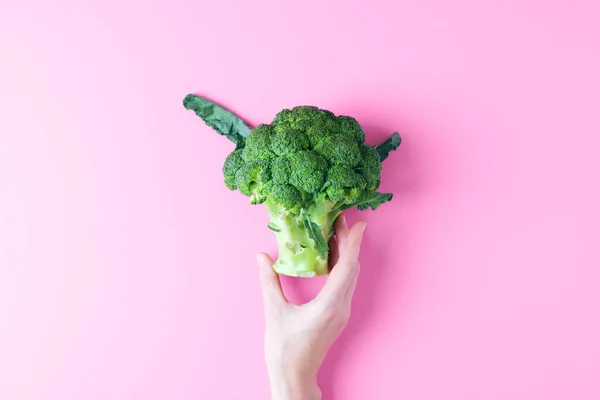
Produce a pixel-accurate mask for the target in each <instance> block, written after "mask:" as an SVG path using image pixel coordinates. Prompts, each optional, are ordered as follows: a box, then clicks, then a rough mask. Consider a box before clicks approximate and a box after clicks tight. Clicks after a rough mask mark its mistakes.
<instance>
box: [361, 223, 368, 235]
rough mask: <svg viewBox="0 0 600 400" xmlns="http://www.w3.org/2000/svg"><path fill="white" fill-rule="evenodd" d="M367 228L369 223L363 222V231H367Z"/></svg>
mask: <svg viewBox="0 0 600 400" xmlns="http://www.w3.org/2000/svg"><path fill="white" fill-rule="evenodd" d="M365 229H367V223H366V222H363V227H362V231H363V233H364V232H365Z"/></svg>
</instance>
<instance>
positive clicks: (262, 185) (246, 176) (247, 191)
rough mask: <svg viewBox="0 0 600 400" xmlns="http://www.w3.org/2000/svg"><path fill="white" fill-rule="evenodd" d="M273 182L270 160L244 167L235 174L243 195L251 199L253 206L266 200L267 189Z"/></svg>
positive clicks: (259, 161)
mask: <svg viewBox="0 0 600 400" xmlns="http://www.w3.org/2000/svg"><path fill="white" fill-rule="evenodd" d="M270 180H271V169H270V166H269V161H268V160H256V161H252V162H249V163H246V164H244V165H242V167H241V168H240V169H238V170H237V172H236V174H235V181H236V184H237V186H238V188H239V189H240V192H242V194H244V195H246V196H249V197H250V202H251V203H252V204H261V203H264V201H265V200H266V196H265V195H266V193H265V189H266V188H267V185H268V183H269V182H270Z"/></svg>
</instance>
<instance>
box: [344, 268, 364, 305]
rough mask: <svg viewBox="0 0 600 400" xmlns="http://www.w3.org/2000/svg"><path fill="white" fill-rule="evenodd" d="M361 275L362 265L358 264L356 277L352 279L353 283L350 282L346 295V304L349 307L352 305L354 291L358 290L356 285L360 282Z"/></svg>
mask: <svg viewBox="0 0 600 400" xmlns="http://www.w3.org/2000/svg"><path fill="white" fill-rule="evenodd" d="M359 275H360V263H358V267H357V268H356V271H355V273H354V277H353V278H352V281H351V282H350V285H349V286H348V289H346V294H344V302H345V303H346V304H347V305H350V304H351V303H352V297H353V296H354V291H355V289H356V283H357V282H358V277H359Z"/></svg>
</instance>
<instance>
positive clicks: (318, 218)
mask: <svg viewBox="0 0 600 400" xmlns="http://www.w3.org/2000/svg"><path fill="white" fill-rule="evenodd" d="M265 206H266V208H267V211H268V212H269V216H270V219H271V223H270V224H269V227H270V228H271V230H273V231H274V232H275V237H276V239H277V246H278V250H279V256H278V258H277V261H276V262H275V265H274V266H273V268H274V269H275V272H277V273H278V274H282V275H288V276H298V277H307V278H311V277H315V276H322V275H327V274H328V273H329V267H328V255H329V254H328V252H327V253H325V255H324V257H323V255H322V254H321V253H320V252H319V251H318V249H317V248H316V243H315V241H314V240H313V239H312V238H311V236H310V235H309V232H308V229H306V226H305V224H304V222H303V220H302V217H301V216H300V215H298V214H295V213H292V212H290V211H288V210H285V209H284V208H283V207H280V206H278V205H275V204H271V203H269V202H268V201H267V202H265ZM332 208H333V204H328V205H323V206H320V207H311V208H310V209H309V210H308V215H309V216H310V219H311V221H313V222H315V223H316V224H317V225H318V226H319V227H320V228H321V235H323V238H325V240H326V241H327V240H329V239H330V238H331V236H332V235H333V223H334V222H335V219H336V217H337V215H339V211H338V210H333V209H332Z"/></svg>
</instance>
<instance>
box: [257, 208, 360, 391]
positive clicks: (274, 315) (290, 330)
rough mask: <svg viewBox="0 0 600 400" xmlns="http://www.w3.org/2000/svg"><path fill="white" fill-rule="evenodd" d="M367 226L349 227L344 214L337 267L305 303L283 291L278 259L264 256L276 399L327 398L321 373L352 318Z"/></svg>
mask: <svg viewBox="0 0 600 400" xmlns="http://www.w3.org/2000/svg"><path fill="white" fill-rule="evenodd" d="M365 227H366V223H364V222H358V223H356V224H355V225H354V226H353V227H352V229H348V226H347V225H346V220H345V218H344V216H343V215H342V216H340V217H339V218H338V220H337V221H336V238H335V240H333V241H332V243H331V245H330V247H331V257H332V261H333V263H334V265H335V266H334V268H333V269H332V271H331V273H330V274H329V277H328V278H327V282H326V284H325V286H324V287H323V289H322V290H321V292H320V293H319V294H318V295H317V296H316V297H315V298H314V299H313V300H312V301H310V302H309V303H307V304H303V305H300V306H298V305H295V304H292V303H290V302H288V300H287V299H286V298H285V296H284V295H283V292H282V290H281V285H280V282H279V276H278V275H277V274H276V273H275V271H274V270H273V267H272V266H273V260H271V258H270V257H269V256H268V255H266V254H264V253H260V254H258V256H257V261H258V264H259V267H260V282H261V286H262V292H263V299H264V304H265V316H266V332H265V358H266V362H267V368H268V370H269V379H270V381H271V392H272V396H273V397H272V398H273V400H313V399H320V398H321V393H320V390H319V388H318V386H317V371H318V370H319V367H320V366H321V363H322V362H323V360H324V358H325V355H326V354H327V351H328V350H329V348H330V347H331V345H332V344H333V342H334V341H335V340H336V339H337V337H338V336H339V335H340V333H341V332H342V331H343V330H344V328H345V327H346V324H347V322H348V319H349V317H350V303H351V300H352V295H353V294H354V288H355V287H356V281H357V278H358V274H359V270H360V267H359V263H358V254H359V250H360V243H361V240H362V235H363V232H364V229H365ZM336 260H337V262H336Z"/></svg>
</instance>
